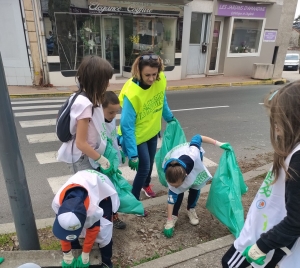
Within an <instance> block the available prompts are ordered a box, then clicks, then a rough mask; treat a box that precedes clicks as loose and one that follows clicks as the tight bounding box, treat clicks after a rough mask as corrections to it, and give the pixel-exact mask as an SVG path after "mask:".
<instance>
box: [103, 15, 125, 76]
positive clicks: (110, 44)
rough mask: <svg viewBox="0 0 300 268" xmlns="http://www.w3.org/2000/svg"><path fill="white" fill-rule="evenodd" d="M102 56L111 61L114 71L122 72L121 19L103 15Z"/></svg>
mask: <svg viewBox="0 0 300 268" xmlns="http://www.w3.org/2000/svg"><path fill="white" fill-rule="evenodd" d="M102 40H103V42H102V44H103V45H104V49H103V51H102V57H103V58H104V59H106V60H108V61H109V62H110V63H111V66H112V67H113V68H114V73H120V72H121V69H120V66H121V65H120V20H119V18H114V17H104V16H103V31H102Z"/></svg>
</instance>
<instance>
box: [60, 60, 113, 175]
mask: <svg viewBox="0 0 300 268" xmlns="http://www.w3.org/2000/svg"><path fill="white" fill-rule="evenodd" d="M112 76H113V68H112V67H111V65H110V63H109V62H108V61H106V60H104V59H102V58H100V57H98V56H87V57H85V58H84V59H83V60H82V62H81V64H80V66H79V68H78V71H77V79H78V82H79V90H80V91H81V92H83V93H84V94H83V95H79V96H78V97H77V98H76V100H75V102H74V103H73V105H72V107H71V111H70V132H71V134H72V135H74V139H73V140H70V141H68V142H65V143H63V144H62V146H61V147H60V149H59V150H58V156H57V159H58V160H59V161H62V162H66V163H68V164H69V167H70V169H71V170H72V171H73V172H74V173H75V172H77V171H79V170H84V169H92V168H93V167H92V166H91V164H90V162H89V158H91V159H93V162H94V161H95V162H96V163H97V166H98V167H99V166H100V169H101V172H102V173H105V174H108V173H109V172H110V170H111V167H110V163H109V161H108V159H107V158H105V157H104V156H103V154H104V152H105V148H106V142H107V139H106V135H105V123H104V115H103V110H102V107H101V104H102V102H103V94H104V92H105V91H106V89H107V87H108V85H109V79H111V78H112ZM73 96H74V95H73Z"/></svg>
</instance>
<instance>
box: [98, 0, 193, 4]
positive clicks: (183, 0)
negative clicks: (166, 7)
mask: <svg viewBox="0 0 300 268" xmlns="http://www.w3.org/2000/svg"><path fill="white" fill-rule="evenodd" d="M99 1H100V0H97V1H96V2H99ZM113 1H114V2H118V0H113ZM192 1H193V0H148V1H146V2H147V3H149V4H150V3H153V4H171V5H185V4H187V3H190V2H192ZM119 2H123V1H121V0H120V1H119ZM129 2H135V3H140V2H141V0H129Z"/></svg>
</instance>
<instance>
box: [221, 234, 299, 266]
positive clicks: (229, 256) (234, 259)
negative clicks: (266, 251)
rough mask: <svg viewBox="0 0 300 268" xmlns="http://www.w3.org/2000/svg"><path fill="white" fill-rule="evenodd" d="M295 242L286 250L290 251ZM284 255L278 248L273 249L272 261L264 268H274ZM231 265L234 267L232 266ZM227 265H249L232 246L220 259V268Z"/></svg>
mask: <svg viewBox="0 0 300 268" xmlns="http://www.w3.org/2000/svg"><path fill="white" fill-rule="evenodd" d="M295 242H296V240H295V241H294V242H293V243H292V244H290V245H288V246H287V248H288V249H291V248H292V247H293V245H294V244H295ZM294 254H295V253H294ZM285 255H286V254H285V252H284V251H282V250H281V249H280V248H277V249H275V252H274V255H273V257H272V259H271V260H270V262H268V264H267V265H266V266H265V268H275V267H276V265H277V264H278V263H279V262H280V261H281V259H282V258H283V257H284V256H285ZM233 264H234V266H232V265H233ZM229 265H231V266H230V267H235V268H247V267H249V266H250V263H249V262H248V261H247V260H246V259H245V257H243V256H242V254H241V253H239V252H237V250H236V249H235V247H234V245H232V246H231V248H230V249H229V250H228V251H227V252H226V253H225V255H224V256H223V258H222V267H223V268H229Z"/></svg>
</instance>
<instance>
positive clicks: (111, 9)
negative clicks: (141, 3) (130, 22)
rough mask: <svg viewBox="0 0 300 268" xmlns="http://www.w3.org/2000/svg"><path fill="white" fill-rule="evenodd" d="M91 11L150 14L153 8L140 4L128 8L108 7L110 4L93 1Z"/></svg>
mask: <svg viewBox="0 0 300 268" xmlns="http://www.w3.org/2000/svg"><path fill="white" fill-rule="evenodd" d="M89 11H90V13H99V14H101V13H106V12H109V13H129V14H141V13H142V14H145V13H146V14H147V13H148V14H149V13H152V9H149V8H147V7H138V6H129V7H127V8H125V7H108V6H102V5H100V4H96V3H91V4H90V5H89Z"/></svg>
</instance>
